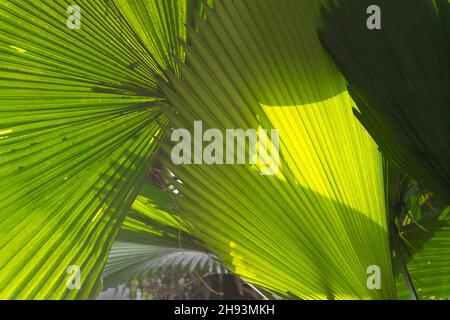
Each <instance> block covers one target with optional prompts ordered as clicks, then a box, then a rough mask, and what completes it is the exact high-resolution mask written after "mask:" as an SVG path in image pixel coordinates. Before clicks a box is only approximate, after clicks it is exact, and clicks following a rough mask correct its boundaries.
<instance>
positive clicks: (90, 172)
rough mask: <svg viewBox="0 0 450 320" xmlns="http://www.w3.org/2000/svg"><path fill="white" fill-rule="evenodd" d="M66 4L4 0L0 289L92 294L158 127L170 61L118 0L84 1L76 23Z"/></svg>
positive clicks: (0, 13) (0, 10)
mask: <svg viewBox="0 0 450 320" xmlns="http://www.w3.org/2000/svg"><path fill="white" fill-rule="evenodd" d="M70 5H72V3H71V2H70V1H63V0H57V1H54V0H52V1H50V0H49V1H46V0H42V1H34V0H33V1H31V0H26V1H23V0H20V1H19V0H8V1H5V0H1V1H0V18H1V19H0V54H1V55H0V62H1V65H0V235H1V236H0V297H1V298H16V299H30V298H34V299H42V298H52V299H56V298H86V297H89V296H94V295H95V293H96V292H98V284H99V282H98V281H97V279H98V276H99V275H100V273H101V270H102V268H103V265H104V263H105V262H106V258H107V256H108V251H109V248H110V247H111V245H112V242H113V239H114V237H115V236H116V234H117V232H118V229H119V227H120V225H121V223H122V221H123V219H124V218H125V215H126V213H127V212H128V209H129V207H130V206H131V204H132V203H133V201H134V198H135V196H136V194H137V191H138V190H139V181H140V177H141V172H142V171H143V169H144V168H145V167H146V164H147V162H148V160H149V158H150V157H151V155H152V154H154V152H155V150H156V147H157V145H158V140H159V139H161V138H162V132H161V130H160V129H159V125H157V123H164V122H165V121H166V120H165V118H164V117H163V116H162V115H161V113H160V111H159V106H158V105H157V103H158V101H160V100H161V96H160V93H159V89H158V79H159V78H161V76H163V75H164V70H162V69H163V68H165V67H167V68H170V65H168V64H165V65H161V62H160V58H161V55H159V54H158V53H157V52H154V53H153V52H151V50H153V49H154V48H153V47H149V46H148V43H146V42H145V41H144V40H143V39H141V38H140V34H139V32H138V31H137V25H138V24H139V21H137V23H136V21H134V20H132V19H131V20H126V19H125V17H124V12H122V11H121V10H120V9H119V7H118V6H117V4H116V3H115V2H111V1H90V0H80V1H77V3H76V5H77V6H78V8H79V9H80V18H81V20H80V22H81V29H70V28H68V26H67V25H66V22H67V19H68V18H69V15H68V14H67V9H68V8H69V6H70ZM171 9H173V8H171ZM69 13H70V14H73V10H72V11H69ZM165 14H166V15H169V14H171V11H170V10H166V11H165ZM127 18H129V17H127ZM173 19H174V20H176V19H178V17H173ZM172 22H173V23H175V22H174V21H172ZM172 22H171V23H172ZM155 23H156V22H155ZM177 23H178V24H180V22H177ZM164 27H167V26H164ZM170 32H171V34H170V36H171V37H172V38H174V37H178V33H179V30H171V31H170ZM164 37H169V34H164V35H162V38H161V39H159V41H160V44H161V43H164V44H165V45H166V46H167V47H168V48H170V47H171V44H170V43H172V42H171V41H169V40H168V39H165V38H164ZM166 40H167V41H166ZM164 41H166V42H164ZM162 46H163V45H162V44H161V47H162ZM69 266H72V267H78V268H79V269H80V271H81V288H80V289H79V290H77V289H74V290H69V287H72V286H68V283H69V282H70V281H72V280H73V279H72V278H71V276H72V274H70V273H67V272H66V271H67V268H68V267H69ZM71 270H73V269H71Z"/></svg>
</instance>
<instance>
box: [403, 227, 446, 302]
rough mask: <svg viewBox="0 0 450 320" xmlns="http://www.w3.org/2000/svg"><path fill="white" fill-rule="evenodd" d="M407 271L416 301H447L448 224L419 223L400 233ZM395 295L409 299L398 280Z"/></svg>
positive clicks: (404, 288)
mask: <svg viewBox="0 0 450 320" xmlns="http://www.w3.org/2000/svg"><path fill="white" fill-rule="evenodd" d="M402 238H403V239H404V247H405V253H404V255H405V256H406V257H408V258H409V259H408V260H409V261H408V263H407V267H408V271H409V273H410V275H411V278H412V282H413V284H414V287H415V289H416V291H417V296H418V297H419V299H448V298H450V226H449V223H448V221H445V220H443V221H432V220H431V221H426V220H425V221H419V222H418V224H411V225H410V226H408V227H407V228H405V229H404V231H403V232H402ZM397 288H398V295H399V298H401V299H409V294H408V290H407V289H406V284H405V283H404V282H403V281H402V280H401V279H397Z"/></svg>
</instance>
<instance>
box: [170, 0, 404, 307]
mask: <svg viewBox="0 0 450 320" xmlns="http://www.w3.org/2000/svg"><path fill="white" fill-rule="evenodd" d="M319 6H320V3H319V2H316V1H311V2H305V1H294V0H292V1H290V0H286V1H267V0H263V1H261V0H260V1H235V0H227V1H215V2H214V10H210V9H208V10H207V14H206V17H207V20H206V21H199V22H198V29H199V33H198V34H196V33H194V32H191V33H188V35H189V39H190V41H191V43H192V46H189V45H188V46H186V48H185V50H186V53H187V60H188V61H189V66H186V65H183V64H181V65H180V69H181V71H182V72H181V73H182V75H183V78H182V80H177V79H172V81H171V83H170V87H167V88H165V90H164V92H165V93H166V94H167V96H168V99H169V101H170V105H171V106H172V108H173V109H171V110H168V109H165V110H166V113H167V116H168V117H169V118H170V120H171V122H172V123H173V124H174V127H175V128H187V129H189V130H190V131H191V132H193V131H192V128H193V123H194V121H195V120H201V121H202V123H203V130H207V129H209V128H218V129H219V130H221V131H222V130H223V133H225V129H237V128H242V129H244V130H246V129H248V128H260V127H261V128H264V129H272V128H276V129H279V132H280V147H281V150H280V152H281V155H280V166H281V170H280V171H279V172H278V173H277V174H276V175H275V176H262V175H261V174H260V169H261V167H259V166H253V165H212V166H208V165H181V166H175V165H173V164H172V163H171V162H170V160H167V159H166V161H167V166H168V167H169V168H170V170H171V171H172V172H173V173H174V174H175V175H176V177H177V179H179V180H180V181H182V183H177V181H176V179H175V180H174V181H173V184H174V185H176V188H177V189H179V191H180V194H181V195H182V196H181V197H179V198H178V200H177V203H178V205H179V206H180V208H181V209H180V210H179V212H180V216H181V217H183V218H184V219H185V220H187V221H189V222H190V224H191V228H192V230H193V231H194V232H195V235H197V236H198V237H200V238H201V239H202V240H203V241H204V242H205V243H207V244H208V248H209V249H210V250H211V251H212V252H214V253H215V254H217V255H218V256H219V257H220V258H221V259H222V261H224V263H225V264H226V265H227V266H228V267H229V268H231V269H232V270H233V271H234V272H235V273H236V274H238V275H240V276H242V277H243V278H245V279H247V280H249V281H250V282H252V283H255V284H257V285H260V286H262V287H265V288H267V289H269V290H271V291H273V292H276V293H278V294H280V295H282V296H285V297H300V298H316V299H317V298H319V299H325V298H330V299H344V298H361V299H370V298H380V299H387V298H394V297H395V288H394V281H393V275H392V266H391V259H390V250H389V246H388V234H387V226H386V224H387V222H386V209H385V199H384V188H383V164H382V159H381V155H380V154H379V152H378V150H377V147H376V145H375V143H374V142H373V141H372V140H371V138H370V136H369V135H368V134H367V133H366V132H365V130H364V129H363V128H362V126H361V125H360V124H359V123H358V122H357V120H356V119H355V118H354V116H353V113H352V101H351V99H350V96H349V95H348V93H347V91H346V87H345V80H344V79H343V78H342V77H341V76H340V74H339V72H338V71H337V70H336V69H335V67H334V66H333V64H332V63H331V61H330V60H329V59H328V58H327V56H326V53H325V52H324V51H323V49H322V48H321V45H320V42H319V40H318V38H317V36H316V27H317V25H318V23H319V20H320V14H319ZM294 34H295V35H296V36H295V37H293V36H292V35H294ZM222 151H224V152H225V150H222ZM166 152H168V153H170V148H169V149H167V151H166ZM198 152H199V150H198V149H197V150H196V153H198ZM371 265H377V266H379V267H380V269H381V274H382V277H381V279H382V280H381V281H382V285H381V289H380V290H370V289H369V288H368V286H367V278H368V274H367V269H368V267H369V266H371Z"/></svg>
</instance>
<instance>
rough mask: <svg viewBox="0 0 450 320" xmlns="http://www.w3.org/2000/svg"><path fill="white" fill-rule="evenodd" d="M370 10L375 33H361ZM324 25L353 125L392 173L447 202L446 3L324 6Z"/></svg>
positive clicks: (449, 80) (449, 16)
mask: <svg viewBox="0 0 450 320" xmlns="http://www.w3.org/2000/svg"><path fill="white" fill-rule="evenodd" d="M370 5H377V6H378V7H379V9H380V12H381V29H380V30H370V29H369V28H367V27H366V19H368V18H369V15H367V14H366V11H367V8H369V6H370ZM371 13H373V12H371ZM324 21H325V23H324V25H325V26H324V31H323V33H322V40H323V43H324V45H325V46H326V48H327V49H328V51H329V52H330V53H331V55H332V56H333V58H334V59H335V60H336V62H337V63H338V65H339V67H340V69H341V70H342V72H343V73H344V75H345V77H346V79H347V80H348V82H349V86H350V89H351V94H352V97H353V98H354V100H355V102H356V104H357V106H358V108H359V112H356V115H357V117H358V118H359V119H360V121H361V123H362V124H363V125H364V126H365V127H366V129H367V130H368V131H369V132H370V134H371V135H372V137H373V138H374V139H375V141H376V142H377V143H378V144H379V146H380V148H381V150H382V152H383V153H384V154H385V155H386V157H387V158H388V159H389V160H390V162H391V163H392V164H393V165H395V166H397V167H399V168H400V169H401V170H402V171H403V172H405V173H408V174H410V175H411V176H413V177H414V178H416V179H417V180H418V181H419V182H421V183H422V184H424V185H425V186H427V187H428V188H430V189H431V190H432V191H434V192H435V193H438V194H440V195H441V196H442V197H443V198H444V199H446V201H447V202H450V108H449V106H450V4H449V2H448V0H417V1H408V0H397V1H390V0H379V1H375V2H374V1H369V0H363V1H361V0H342V1H341V0H338V1H336V0H330V1H327V10H324Z"/></svg>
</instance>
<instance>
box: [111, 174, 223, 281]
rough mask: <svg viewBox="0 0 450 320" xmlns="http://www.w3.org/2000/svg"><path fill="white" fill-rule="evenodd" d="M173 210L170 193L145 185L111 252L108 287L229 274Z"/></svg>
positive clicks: (149, 184)
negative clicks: (153, 279)
mask: <svg viewBox="0 0 450 320" xmlns="http://www.w3.org/2000/svg"><path fill="white" fill-rule="evenodd" d="M172 196H174V197H176V195H175V194H174V193H172ZM173 210H174V203H173V201H172V199H171V197H170V194H169V193H167V192H163V191H162V190H161V189H160V188H159V187H158V186H156V185H154V184H152V183H149V182H146V183H144V185H143V186H142V187H141V190H140V192H139V195H138V196H137V198H136V200H135V202H134V203H133V206H132V209H131V211H130V213H129V214H128V216H127V217H126V219H125V221H124V223H123V225H122V227H121V230H120V232H119V234H118V236H117V238H116V241H115V242H114V245H113V247H112V249H111V251H110V253H109V257H108V262H107V263H106V265H105V268H104V270H103V284H104V287H105V288H111V287H116V286H118V285H120V284H123V283H127V282H129V281H131V280H133V279H141V280H145V279H149V278H150V277H155V276H162V275H164V276H170V275H172V276H182V275H184V274H187V273H194V272H195V273H197V274H198V275H199V276H204V275H206V274H209V273H226V272H227V270H226V268H224V267H223V265H222V264H221V263H220V262H219V261H218V260H217V259H216V257H214V256H213V255H212V254H210V253H208V252H207V250H206V249H204V244H203V243H202V242H201V241H199V240H198V239H196V238H195V237H193V236H192V235H191V234H190V233H189V232H188V231H187V230H188V229H187V228H186V227H185V226H186V222H184V221H181V220H180V218H179V217H177V216H176V215H175V214H174V212H173Z"/></svg>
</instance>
